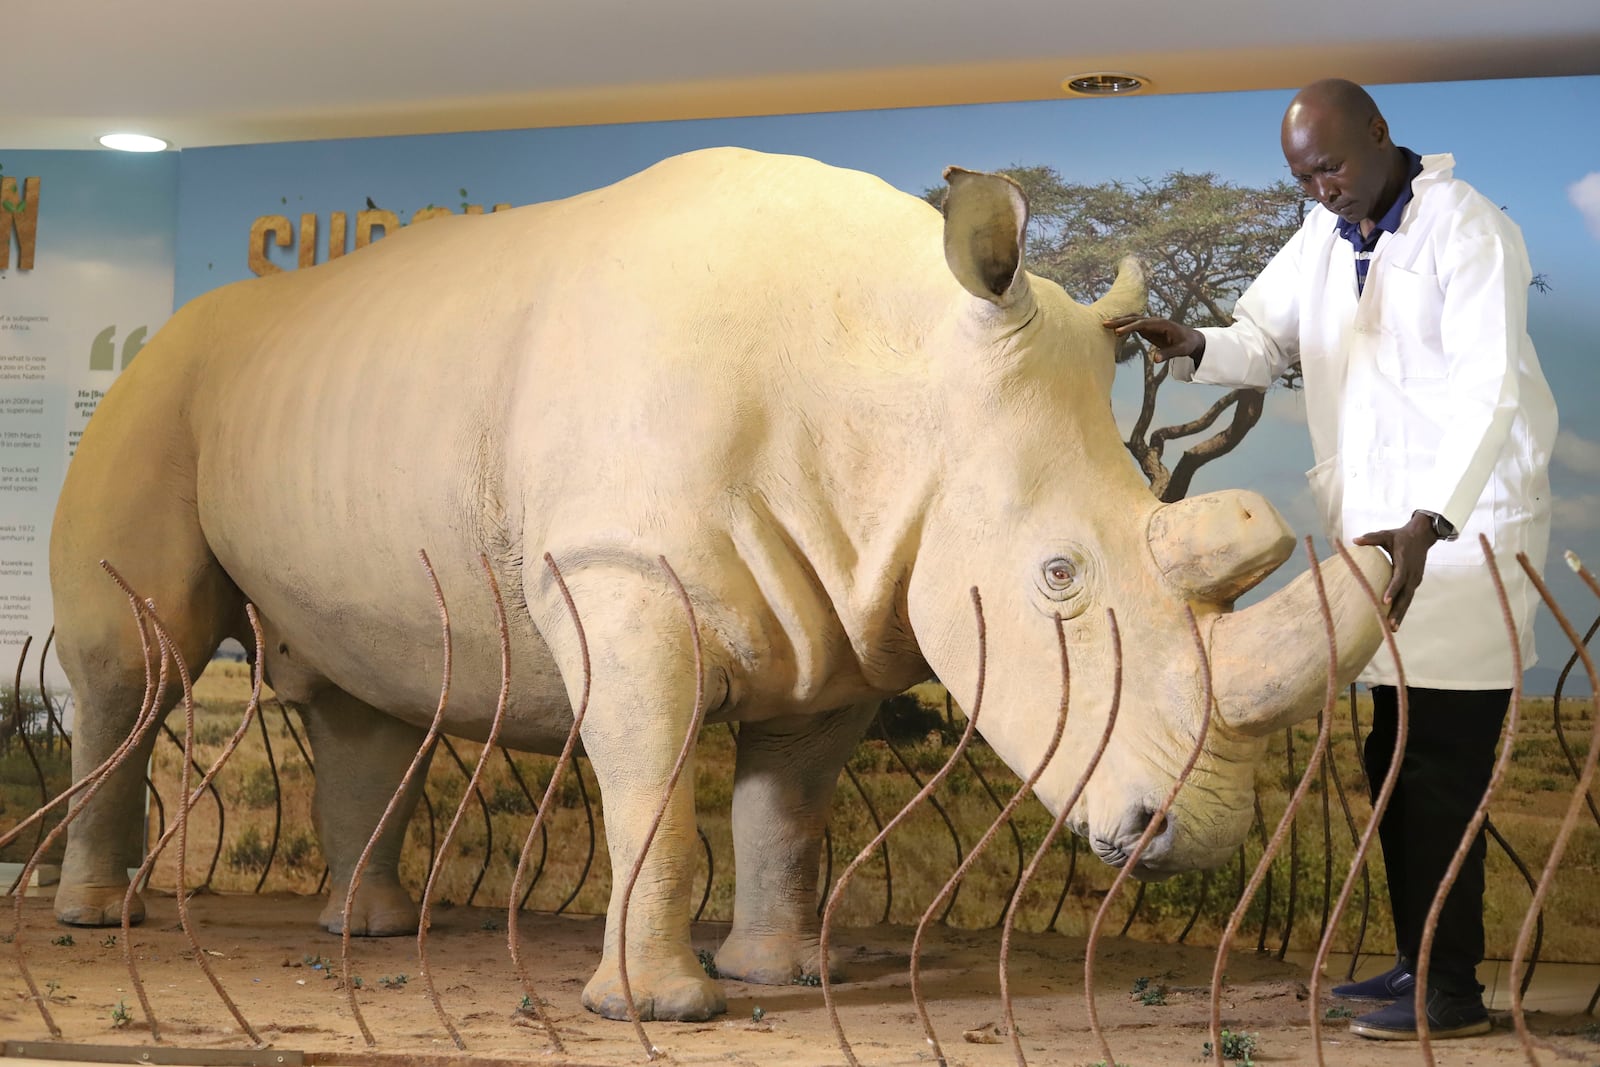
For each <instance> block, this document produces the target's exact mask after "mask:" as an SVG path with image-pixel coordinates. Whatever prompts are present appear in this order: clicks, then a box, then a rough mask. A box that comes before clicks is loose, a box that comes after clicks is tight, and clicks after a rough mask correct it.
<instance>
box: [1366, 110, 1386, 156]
mask: <svg viewBox="0 0 1600 1067" xmlns="http://www.w3.org/2000/svg"><path fill="white" fill-rule="evenodd" d="M1370 132H1371V134H1372V143H1373V144H1375V145H1377V146H1378V147H1379V148H1387V147H1388V146H1389V124H1388V123H1387V122H1385V121H1384V118H1383V116H1382V115H1374V116H1373V117H1372V126H1371V127H1370Z"/></svg>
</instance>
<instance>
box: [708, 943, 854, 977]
mask: <svg viewBox="0 0 1600 1067" xmlns="http://www.w3.org/2000/svg"><path fill="white" fill-rule="evenodd" d="M820 962H821V952H820V951H819V950H818V943H817V937H816V935H814V934H813V935H811V936H809V937H793V936H783V935H768V936H765V937H757V936H752V935H747V934H740V933H738V932H737V931H736V932H734V933H731V934H729V935H728V939H727V940H726V941H724V942H723V943H722V947H721V948H719V949H718V950H717V973H718V974H720V975H722V976H723V977H724V978H737V979H738V980H739V981H741V982H749V983H751V984H753V985H792V984H793V983H794V981H795V980H796V979H797V978H802V977H813V978H814V977H817V976H819V975H821V974H822V968H821V966H820V965H819V964H820ZM828 963H829V966H828V979H829V981H838V980H839V979H840V978H842V977H844V973H843V970H842V969H841V968H840V966H839V962H838V955H837V954H834V956H833V958H832V959H830V960H829V961H828Z"/></svg>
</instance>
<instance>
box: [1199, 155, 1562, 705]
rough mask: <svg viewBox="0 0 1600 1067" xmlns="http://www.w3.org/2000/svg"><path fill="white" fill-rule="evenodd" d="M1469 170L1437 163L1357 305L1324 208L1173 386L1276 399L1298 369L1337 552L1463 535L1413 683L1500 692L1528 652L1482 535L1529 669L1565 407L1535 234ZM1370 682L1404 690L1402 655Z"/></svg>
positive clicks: (1403, 634)
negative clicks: (1541, 318)
mask: <svg viewBox="0 0 1600 1067" xmlns="http://www.w3.org/2000/svg"><path fill="white" fill-rule="evenodd" d="M1454 164H1455V160H1454V158H1453V157H1451V156H1449V155H1432V156H1426V157H1424V158H1423V170H1422V173H1421V174H1419V175H1418V176H1417V178H1416V180H1415V181H1414V182H1413V183H1412V189H1413V191H1414V195H1413V199H1412V201H1411V202H1410V203H1409V204H1408V205H1407V206H1406V208H1405V211H1404V213H1403V216H1402V219H1401V223H1400V227H1399V230H1398V232H1396V233H1393V234H1389V233H1385V234H1383V235H1382V236H1381V237H1380V239H1379V242H1378V245H1377V247H1376V249H1375V250H1374V252H1373V257H1372V259H1371V261H1370V263H1369V266H1368V274H1367V281H1366V288H1365V291H1364V292H1362V293H1361V294H1360V296H1359V298H1358V296H1357V292H1356V278H1355V256H1354V250H1353V249H1352V248H1351V246H1350V242H1348V241H1346V240H1345V239H1344V238H1342V237H1340V236H1339V235H1338V233H1337V232H1336V230H1335V228H1334V224H1335V216H1334V215H1333V214H1332V213H1331V212H1329V211H1327V210H1326V209H1325V208H1322V207H1321V206H1318V207H1316V208H1314V209H1313V210H1312V211H1311V213H1310V215H1309V216H1308V217H1307V218H1306V221H1305V224H1304V225H1302V226H1301V228H1300V230H1299V231H1298V232H1297V233H1296V234H1295V236H1294V237H1293V238H1292V239H1291V240H1290V241H1289V243H1288V244H1287V245H1285V246H1284V248H1283V249H1282V250H1280V251H1279V252H1278V254H1277V255H1276V256H1274V257H1273V259H1272V262H1271V263H1269V264H1268V265H1267V267H1266V269H1265V270H1264V271H1262V273H1261V276H1260V277H1259V278H1257V279H1256V280H1255V282H1254V283H1252V284H1251V286H1250V288H1249V289H1248V290H1247V291H1246V292H1245V294H1244V295H1243V296H1242V297H1240V299H1239V302H1238V305H1237V306H1236V307H1235V309H1234V317H1235V322H1234V324H1233V325H1232V326H1229V327H1226V328H1208V329H1205V330H1203V331H1202V332H1203V333H1204V334H1205V335H1206V348H1205V352H1204V354H1203V356H1202V358H1201V361H1200V366H1199V368H1198V369H1196V368H1195V366H1194V361H1193V360H1190V359H1179V360H1173V361H1172V371H1171V373H1172V376H1173V377H1174V378H1177V379H1178V380H1180V381H1186V380H1190V379H1191V378H1192V380H1194V381H1197V382H1210V383H1215V384H1219V385H1230V386H1254V387H1260V388H1265V387H1267V386H1268V385H1270V384H1271V383H1272V382H1273V381H1274V380H1275V379H1277V377H1278V376H1279V375H1280V374H1281V373H1282V372H1283V371H1284V370H1285V369H1287V368H1288V367H1289V366H1291V365H1292V364H1293V363H1294V362H1295V361H1296V360H1299V361H1300V365H1301V369H1302V370H1303V372H1304V375H1305V379H1304V399H1305V406H1306V419H1307V423H1308V424H1309V427H1310V431H1311V446H1312V452H1313V455H1314V457H1315V460H1316V465H1315V466H1313V467H1312V469H1311V470H1310V471H1308V472H1307V478H1308V479H1309V480H1310V483H1311V490H1312V494H1313V496H1314V497H1315V499H1316V502H1317V504H1318V505H1319V507H1320V508H1321V514H1322V517H1323V522H1324V525H1325V527H1326V532H1327V534H1328V536H1329V537H1331V538H1341V539H1343V540H1344V541H1345V542H1346V543H1347V544H1348V543H1349V542H1350V541H1352V540H1353V539H1354V538H1356V537H1358V536H1360V535H1361V534H1364V533H1368V532H1370V531H1374V530H1384V529H1390V528H1394V527H1398V526H1403V525H1404V524H1405V523H1406V521H1407V520H1408V519H1410V517H1411V513H1412V512H1413V511H1416V510H1424V511H1434V512H1438V513H1439V514H1442V515H1443V516H1444V517H1445V518H1446V519H1448V520H1449V521H1450V522H1451V523H1452V524H1453V525H1454V526H1455V528H1456V529H1457V530H1458V531H1460V537H1459V539H1458V540H1455V541H1441V542H1439V543H1438V544H1436V545H1434V546H1433V548H1432V550H1431V551H1429V553H1428V561H1427V568H1426V570H1425V571H1424V574H1423V580H1422V584H1421V586H1420V587H1418V589H1417V594H1416V598H1415V599H1414V600H1413V601H1412V604H1411V608H1410V611H1409V612H1408V613H1407V615H1406V617H1405V619H1404V621H1403V623H1402V625H1401V627H1400V631H1399V633H1397V634H1396V635H1395V636H1396V639H1397V644H1398V647H1399V650H1400V659H1401V663H1402V664H1403V667H1404V671H1405V684H1407V685H1410V686H1422V687H1426V688H1438V689H1501V688H1509V687H1510V686H1511V684H1512V676H1513V667H1512V664H1513V661H1512V656H1511V650H1512V644H1511V642H1510V640H1509V639H1508V634H1507V630H1506V627H1505V623H1504V621H1503V617H1502V614H1501V611H1500V608H1499V602H1498V599H1497V597H1496V594H1495V591H1494V585H1493V581H1492V579H1491V577H1490V574H1489V570H1488V567H1487V566H1486V565H1485V563H1484V559H1483V552H1482V549H1481V547H1480V545H1479V541H1478V536H1479V534H1483V535H1486V536H1487V537H1488V539H1489V543H1490V545H1491V547H1492V549H1493V551H1494V556H1495V562H1496V564H1497V566H1498V567H1499V570H1500V575H1501V578H1502V580H1503V581H1504V583H1505V587H1506V593H1507V596H1508V600H1509V604H1510V608H1511V612H1512V615H1513V617H1514V619H1515V626H1516V629H1517V634H1518V637H1519V643H1520V649H1521V655H1522V666H1523V667H1524V668H1527V667H1529V666H1531V665H1532V664H1533V662H1534V648H1533V616H1534V610H1535V608H1536V606H1537V604H1538V600H1539V598H1538V593H1537V591H1536V590H1535V589H1534V588H1533V586H1532V583H1530V582H1529V581H1528V579H1527V577H1526V576H1525V575H1524V574H1523V571H1522V568H1521V567H1520V566H1519V565H1518V564H1517V562H1516V554H1517V553H1518V552H1526V553H1527V554H1528V558H1529V560H1530V562H1532V563H1533V565H1534V566H1535V567H1536V568H1538V569H1539V571H1540V572H1541V574H1542V572H1543V569H1544V562H1545V552H1546V549H1547V547H1548V544H1549V539H1550V509H1551V500H1550V483H1549V477H1548V465H1549V459H1550V450H1551V448H1552V446H1553V445H1554V443H1555V435H1556V408H1555V399H1554V397H1553V396H1552V395H1551V392H1550V387H1549V386H1548V385H1547V384H1546V382H1545V379H1544V374H1543V372H1542V371H1541V370H1540V368H1539V360H1538V357H1537V356H1536V355H1535V354H1534V350H1533V343H1532V341H1531V340H1529V338H1528V333H1527V325H1526V322H1527V297H1528V287H1529V283H1530V281H1531V278H1532V274H1531V270H1530V267H1529V264H1528V256H1527V251H1526V249H1525V247H1524V245H1523V241H1522V233H1521V231H1520V230H1519V229H1518V227H1517V226H1516V224H1514V223H1513V222H1512V221H1511V220H1510V219H1509V218H1507V217H1506V214H1505V213H1504V212H1503V211H1501V210H1500V209H1499V208H1498V207H1497V206H1496V205H1495V204H1494V203H1492V202H1491V201H1489V200H1488V199H1486V198H1485V197H1483V196H1482V195H1481V194H1479V193H1478V192H1477V191H1476V190H1474V189H1473V188H1472V187H1471V186H1470V185H1468V184H1467V183H1465V182H1462V181H1459V180H1457V179H1455V178H1453V177H1452V176H1451V169H1452V167H1453V166H1454ZM1378 592H1379V593H1380V595H1381V593H1382V590H1379V591H1378ZM1362 679H1363V680H1365V681H1367V682H1369V683H1372V684H1381V685H1394V684H1397V682H1398V680H1399V679H1398V675H1397V673H1396V670H1395V665H1394V662H1393V657H1392V656H1390V655H1389V653H1388V652H1387V651H1386V650H1380V651H1379V652H1378V654H1377V655H1376V657H1374V659H1373V661H1372V662H1371V663H1370V664H1369V665H1368V667H1367V669H1366V671H1365V672H1364V673H1363V674H1362Z"/></svg>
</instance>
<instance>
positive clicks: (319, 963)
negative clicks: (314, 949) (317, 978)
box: [300, 954, 333, 978]
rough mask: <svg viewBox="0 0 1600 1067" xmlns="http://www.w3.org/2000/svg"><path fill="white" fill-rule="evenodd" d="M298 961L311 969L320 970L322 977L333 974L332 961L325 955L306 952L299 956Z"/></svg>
mask: <svg viewBox="0 0 1600 1067" xmlns="http://www.w3.org/2000/svg"><path fill="white" fill-rule="evenodd" d="M300 962H301V963H303V964H305V965H306V966H307V967H310V968H311V969H312V970H313V971H321V972H322V976H323V977H324V978H328V977H330V976H332V974H333V961H332V960H330V959H329V958H328V957H326V956H317V955H312V954H307V955H304V956H301V957H300Z"/></svg>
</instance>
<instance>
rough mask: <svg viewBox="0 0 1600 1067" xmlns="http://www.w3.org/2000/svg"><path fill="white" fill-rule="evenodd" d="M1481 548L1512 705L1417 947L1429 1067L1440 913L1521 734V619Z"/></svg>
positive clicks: (1482, 544) (1422, 1035)
mask: <svg viewBox="0 0 1600 1067" xmlns="http://www.w3.org/2000/svg"><path fill="white" fill-rule="evenodd" d="M1478 547H1479V548H1480V549H1481V550H1482V551H1483V561H1484V563H1485V564H1486V565H1487V566H1488V568H1489V577H1490V579H1492V580H1493V582H1494V592H1495V596H1496V598H1497V599H1498V600H1499V601H1500V618H1501V620H1502V621H1503V622H1504V623H1505V627H1506V632H1507V633H1508V634H1510V635H1511V641H1510V643H1511V707H1510V710H1509V711H1508V712H1507V714H1506V722H1505V728H1504V730H1503V731H1502V732H1501V735H1500V736H1501V737H1502V738H1503V739H1504V744H1503V745H1501V750H1500V756H1499V758H1498V759H1496V760H1495V763H1494V770H1493V771H1491V772H1490V773H1489V784H1488V785H1487V786H1486V787H1484V790H1483V797H1482V798H1481V799H1480V800H1479V801H1478V807H1477V810H1476V811H1474V812H1473V813H1472V818H1471V819H1470V820H1469V821H1468V822H1467V828H1466V830H1465V831H1463V832H1462V834H1461V842H1460V844H1458V845H1457V846H1456V854H1455V855H1454V856H1452V857H1451V858H1450V866H1448V867H1446V868H1445V872H1444V879H1443V880H1442V881H1441V882H1440V883H1439V888H1438V890H1436V891H1435V892H1434V894H1433V902H1432V903H1431V904H1430V905H1429V906H1428V916H1427V918H1426V919H1424V920H1423V923H1422V943H1421V945H1420V946H1419V948H1418V949H1417V986H1416V995H1415V998H1414V999H1415V1003H1416V1010H1417V1044H1418V1046H1419V1047H1420V1048H1421V1050H1422V1058H1423V1060H1424V1062H1426V1063H1427V1064H1428V1067H1433V1062H1434V1061H1433V1042H1432V1041H1431V1040H1430V1039H1429V1036H1428V1029H1429V1027H1428V985H1429V983H1428V982H1427V981H1425V980H1424V979H1425V978H1426V977H1427V976H1428V973H1429V972H1428V964H1429V962H1430V961H1431V959H1432V957H1433V941H1434V935H1435V934H1437V933H1438V926H1439V915H1440V913H1441V912H1443V911H1444V901H1445V898H1446V897H1447V896H1449V895H1450V890H1451V889H1452V888H1454V887H1455V884H1456V879H1457V878H1458V877H1460V875H1461V867H1462V865H1463V864H1465V863H1466V861H1467V853H1468V852H1470V851H1471V850H1472V846H1473V844H1474V843H1475V842H1476V841H1477V839H1478V834H1479V833H1480V832H1482V830H1483V821H1484V820H1485V819H1487V818H1488V817H1489V802H1490V801H1491V800H1493V799H1494V794H1495V791H1496V790H1498V789H1499V788H1500V782H1501V780H1502V779H1504V778H1505V773H1506V766H1507V765H1508V764H1509V763H1510V762H1511V748H1512V744H1511V741H1512V739H1513V738H1514V737H1516V736H1517V724H1518V723H1519V721H1520V720H1521V717H1522V642H1521V641H1520V640H1518V638H1517V621H1516V619H1515V618H1513V617H1512V614H1511V602H1510V601H1508V600H1507V599H1506V587H1505V583H1504V582H1503V581H1502V580H1501V578H1500V568H1499V566H1498V565H1497V564H1496V563H1495V561H1494V550H1493V549H1492V548H1490V547H1489V539H1488V538H1487V537H1485V536H1484V535H1483V534H1479V535H1478ZM1519 998H1520V994H1519ZM1528 1055H1529V1056H1530V1057H1531V1056H1532V1055H1533V1053H1532V1051H1531V1050H1530V1051H1529V1053H1528Z"/></svg>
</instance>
